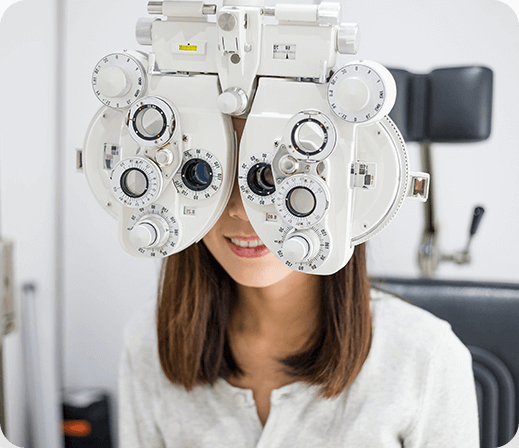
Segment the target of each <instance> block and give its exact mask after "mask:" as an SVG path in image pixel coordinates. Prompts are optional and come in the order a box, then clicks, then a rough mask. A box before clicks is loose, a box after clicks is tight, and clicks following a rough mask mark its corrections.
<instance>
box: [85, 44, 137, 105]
mask: <svg viewBox="0 0 519 448" xmlns="http://www.w3.org/2000/svg"><path fill="white" fill-rule="evenodd" d="M92 87H93V89H94V93H95V94H96V96H97V98H98V99H99V101H101V102H102V103H103V104H104V105H105V106H108V107H111V108H113V109H124V108H127V107H130V106H131V105H132V104H133V103H134V102H135V101H137V100H138V99H139V98H140V97H141V96H142V94H143V92H144V91H145V90H146V71H145V69H144V66H143V64H142V63H141V61H139V58H138V56H137V55H130V54H129V53H112V54H109V55H108V56H105V57H104V58H103V59H101V60H100V61H99V62H98V63H97V64H96V67H95V69H94V72H93V73H92Z"/></svg>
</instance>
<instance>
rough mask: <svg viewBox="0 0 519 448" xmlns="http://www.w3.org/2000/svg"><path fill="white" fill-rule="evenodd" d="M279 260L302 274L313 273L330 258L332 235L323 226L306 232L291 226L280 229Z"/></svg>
mask: <svg viewBox="0 0 519 448" xmlns="http://www.w3.org/2000/svg"><path fill="white" fill-rule="evenodd" d="M274 243H276V244H278V245H279V249H278V250H277V251H276V254H277V256H278V258H279V259H280V260H281V261H282V262H283V263H285V265H286V266H288V267H289V268H292V269H294V270H297V271H300V272H313V271H315V270H316V269H317V268H318V267H319V266H321V265H322V264H323V263H324V262H325V261H326V260H327V259H328V257H329V255H330V250H331V241H330V235H329V233H328V231H327V230H326V228H325V227H324V226H323V225H322V224H318V225H316V226H312V227H311V228H308V229H305V230H297V229H294V228H292V227H291V226H285V225H283V226H280V227H279V228H278V239H276V240H274Z"/></svg>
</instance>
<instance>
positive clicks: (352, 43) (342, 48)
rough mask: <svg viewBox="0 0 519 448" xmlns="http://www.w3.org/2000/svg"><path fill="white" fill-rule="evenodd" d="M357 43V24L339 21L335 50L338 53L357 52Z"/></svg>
mask: <svg viewBox="0 0 519 448" xmlns="http://www.w3.org/2000/svg"><path fill="white" fill-rule="evenodd" d="M359 44H360V32H359V25H357V24H356V23H341V24H340V25H339V29H338V31H337V51H338V52H339V53H340V54H357V51H359Z"/></svg>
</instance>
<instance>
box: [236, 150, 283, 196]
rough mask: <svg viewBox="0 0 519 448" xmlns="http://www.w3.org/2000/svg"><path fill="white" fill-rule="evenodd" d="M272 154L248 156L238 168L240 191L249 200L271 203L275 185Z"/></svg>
mask: <svg viewBox="0 0 519 448" xmlns="http://www.w3.org/2000/svg"><path fill="white" fill-rule="evenodd" d="M272 158H273V156H272V154H266V153H263V154H258V155H254V156H250V157H249V158H248V159H247V160H245V161H244V162H243V163H242V164H241V165H240V168H239V172H238V183H239V185H240V191H241V192H242V194H243V195H244V196H245V197H246V198H247V199H248V200H249V201H251V202H253V203H255V204H259V205H265V204H273V203H274V197H275V195H274V193H275V192H276V186H275V182H274V177H273V175H272Z"/></svg>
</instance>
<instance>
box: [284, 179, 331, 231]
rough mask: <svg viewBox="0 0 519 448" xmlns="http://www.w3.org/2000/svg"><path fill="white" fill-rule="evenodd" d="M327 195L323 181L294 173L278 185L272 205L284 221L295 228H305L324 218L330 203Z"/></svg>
mask: <svg viewBox="0 0 519 448" xmlns="http://www.w3.org/2000/svg"><path fill="white" fill-rule="evenodd" d="M329 197H330V194H329V192H328V188H327V186H326V184H325V183H324V182H323V181H321V180H319V179H318V178H316V177H313V176H306V175H304V174H296V175H294V176H290V177H287V178H286V179H285V180H284V181H283V182H281V184H279V185H278V187H277V192H276V198H275V201H274V205H275V206H276V210H277V212H278V214H279V216H280V217H281V219H282V220H283V221H284V222H286V223H287V224H290V225H291V226H293V227H295V228H297V229H305V228H308V227H312V226H313V225H315V224H317V223H318V222H320V221H321V220H322V219H323V218H324V216H325V214H326V211H327V210H328V207H329V204H330V200H329Z"/></svg>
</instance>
